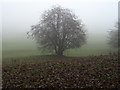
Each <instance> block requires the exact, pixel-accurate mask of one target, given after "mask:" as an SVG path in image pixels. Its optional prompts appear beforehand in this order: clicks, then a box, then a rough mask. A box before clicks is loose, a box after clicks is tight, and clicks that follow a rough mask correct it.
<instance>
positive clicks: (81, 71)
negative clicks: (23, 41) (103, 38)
mask: <svg viewBox="0 0 120 90" xmlns="http://www.w3.org/2000/svg"><path fill="white" fill-rule="evenodd" d="M117 60H118V56H117V55H101V56H89V57H84V58H83V57H82V58H81V57H58V56H53V55H43V56H39V55H38V56H34V57H33V56H31V57H26V58H25V57H23V58H16V59H15V58H13V59H12V58H11V59H9V60H8V59H4V60H3V67H2V69H3V74H2V75H3V76H2V77H3V88H59V89H60V88H88V87H89V88H108V89H110V88H117V84H118V76H117V70H118V67H117V62H118V61H117Z"/></svg>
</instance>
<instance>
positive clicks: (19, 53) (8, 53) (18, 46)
mask: <svg viewBox="0 0 120 90" xmlns="http://www.w3.org/2000/svg"><path fill="white" fill-rule="evenodd" d="M116 51H117V49H114V48H111V47H110V46H109V45H108V44H107V39H105V38H104V37H98V38H95V37H90V38H88V41H87V43H86V44H85V45H83V46H82V47H80V48H75V49H69V50H66V51H65V52H64V55H66V56H75V57H80V56H92V55H101V54H102V55H105V54H109V53H112V52H116ZM50 54H53V53H50V52H44V53H43V52H41V50H38V49H37V45H36V43H35V41H34V40H31V39H27V38H19V39H17V38H13V39H3V41H2V58H10V57H12V58H13V57H27V56H34V55H50Z"/></svg>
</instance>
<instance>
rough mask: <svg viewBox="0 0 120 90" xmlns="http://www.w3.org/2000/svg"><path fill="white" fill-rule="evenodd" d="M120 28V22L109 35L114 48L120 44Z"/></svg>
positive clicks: (110, 43)
mask: <svg viewBox="0 0 120 90" xmlns="http://www.w3.org/2000/svg"><path fill="white" fill-rule="evenodd" d="M119 29H120V23H117V24H116V25H115V27H114V29H112V30H111V31H110V32H109V36H110V38H109V45H111V46H112V47H114V48H118V47H119V46H120V45H119V43H118V41H119V40H120V38H119V37H118V34H119V33H118V32H119Z"/></svg>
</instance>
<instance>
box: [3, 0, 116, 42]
mask: <svg viewBox="0 0 120 90" xmlns="http://www.w3.org/2000/svg"><path fill="white" fill-rule="evenodd" d="M53 5H61V6H62V7H64V8H69V9H70V10H72V11H73V12H74V13H75V14H76V15H77V16H78V17H79V18H80V19H81V20H82V21H83V23H84V24H85V28H86V29H87V33H88V38H89V39H97V38H98V39H99V38H101V40H103V41H105V40H107V37H108V31H110V29H111V28H113V27H114V24H115V23H116V22H117V19H118V0H91V2H90V0H39V1H38V0H27V1H26V0H10V1H8V0H5V1H3V2H2V31H3V41H5V40H10V39H11V40H12V39H17V38H18V39H20V38H21V37H24V38H26V32H27V31H29V30H30V26H31V25H34V24H37V23H38V22H39V19H40V15H41V14H42V13H43V12H44V11H45V10H47V9H50V8H51V7H52V6H53Z"/></svg>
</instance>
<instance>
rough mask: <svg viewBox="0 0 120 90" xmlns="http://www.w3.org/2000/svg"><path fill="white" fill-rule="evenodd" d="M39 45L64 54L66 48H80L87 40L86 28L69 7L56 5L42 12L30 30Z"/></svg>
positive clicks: (58, 53)
mask: <svg viewBox="0 0 120 90" xmlns="http://www.w3.org/2000/svg"><path fill="white" fill-rule="evenodd" d="M28 34H29V35H30V36H32V37H33V38H34V39H35V40H36V42H37V44H38V45H39V47H41V48H42V49H43V48H45V49H49V50H54V52H55V54H56V55H63V52H64V51H65V50H66V49H70V48H79V47H80V46H82V45H83V44H85V42H86V30H85V29H84V25H83V24H82V22H81V20H79V19H78V17H77V16H76V15H75V14H74V13H73V12H72V11H71V10H69V9H65V8H62V7H61V6H55V7H53V8H52V9H50V10H47V11H45V12H44V13H43V14H42V17H41V20H40V22H39V23H38V24H37V25H33V26H32V27H31V30H30V32H28Z"/></svg>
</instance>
